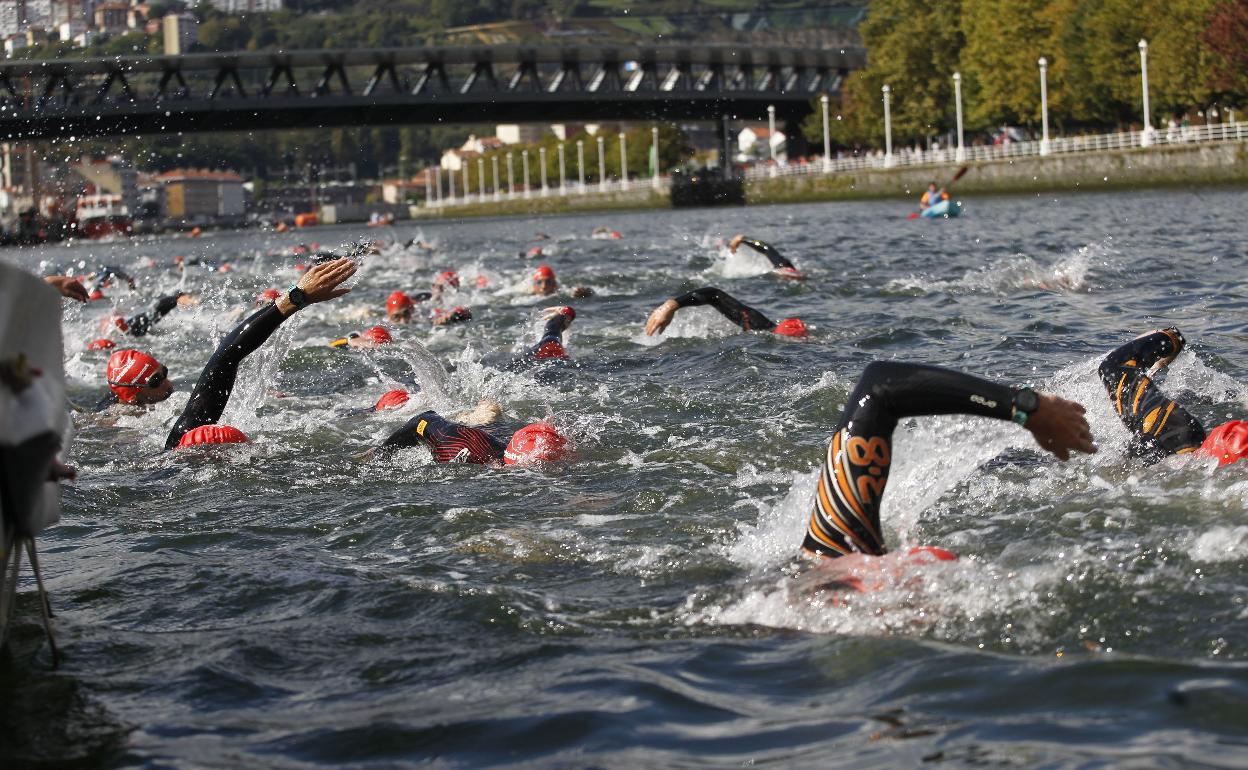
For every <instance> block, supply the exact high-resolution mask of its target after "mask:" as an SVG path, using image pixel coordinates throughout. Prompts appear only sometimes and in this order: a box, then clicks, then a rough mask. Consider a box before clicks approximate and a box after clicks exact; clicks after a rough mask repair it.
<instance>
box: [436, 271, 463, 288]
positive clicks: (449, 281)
mask: <svg viewBox="0 0 1248 770" xmlns="http://www.w3.org/2000/svg"><path fill="white" fill-rule="evenodd" d="M433 285H434V286H443V285H449V286H451V287H452V288H455V289H458V288H459V273H456V272H455V271H454V270H443V271H442V272H440V273H438V277H437V278H434V279H433Z"/></svg>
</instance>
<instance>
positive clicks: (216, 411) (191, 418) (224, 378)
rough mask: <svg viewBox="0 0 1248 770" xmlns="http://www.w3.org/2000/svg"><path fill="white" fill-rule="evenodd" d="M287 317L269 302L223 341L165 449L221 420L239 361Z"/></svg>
mask: <svg viewBox="0 0 1248 770" xmlns="http://www.w3.org/2000/svg"><path fill="white" fill-rule="evenodd" d="M285 320H286V316H284V315H282V313H281V311H280V310H278V309H277V305H269V306H267V307H265V308H264V309H263V310H257V311H256V312H255V313H252V314H251V315H250V316H248V317H247V319H246V320H244V321H243V322H242V323H240V324H239V325H238V326H237V327H235V328H234V331H232V332H230V333H229V334H228V335H226V337H225V339H223V340H221V344H220V345H218V346H217V350H216V352H215V353H213V354H212V358H209V359H208V363H207V364H205V365H204V371H203V372H202V373H201V374H200V375H199V381H198V382H196V383H195V390H193V391H191V398H190V400H189V401H187V402H186V408H185V409H183V410H182V416H181V417H179V418H178V421H177V422H176V423H174V425H173V430H171V431H169V437H168V438H166V439H165V449H173V448H174V447H176V446H177V445H178V442H179V441H180V440H181V439H182V435H183V434H184V433H186V432H187V431H189V430H192V429H194V428H198V427H199V426H201V425H211V424H212V423H215V422H216V421H217V420H219V419H221V415H222V413H224V412H225V405H226V404H227V403H229V400H230V393H231V392H233V390H234V380H235V378H236V377H237V376H238V367H239V364H241V363H242V362H243V359H244V358H246V357H247V356H249V355H251V354H252V353H254V352H255V351H256V349H257V348H259V347H260V346H261V345H263V344H264V342H265V340H267V339H268V338H269V337H270V336H272V335H273V332H275V331H277V327H278V326H281V324H282V321H285Z"/></svg>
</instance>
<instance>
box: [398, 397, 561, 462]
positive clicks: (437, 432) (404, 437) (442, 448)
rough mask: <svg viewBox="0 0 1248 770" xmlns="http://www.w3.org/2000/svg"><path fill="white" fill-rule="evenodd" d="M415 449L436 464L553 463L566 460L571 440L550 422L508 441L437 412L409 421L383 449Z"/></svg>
mask: <svg viewBox="0 0 1248 770" xmlns="http://www.w3.org/2000/svg"><path fill="white" fill-rule="evenodd" d="M483 403H484V402H483ZM495 407H497V405H495ZM480 408H482V407H481V406H480V405H479V406H478V409H480ZM460 416H461V415H456V417H460ZM414 446H424V447H427V448H428V449H429V451H430V453H431V454H432V455H433V459H434V461H435V462H439V463H451V462H465V463H471V464H474V465H500V464H505V465H515V464H528V463H533V462H553V461H555V460H562V459H564V458H566V457H567V456H568V452H569V447H568V440H567V439H566V438H564V436H563V435H562V434H560V433H559V431H558V430H556V429H555V427H554V426H552V425H550V424H549V423H545V422H535V423H531V424H529V425H526V426H524V427H523V428H521V429H520V430H518V431H516V432H515V433H513V434H512V436H511V439H510V440H509V441H506V442H505V441H503V440H502V439H501V438H499V437H497V436H495V435H494V434H492V433H489V432H487V431H484V430H482V429H481V428H477V427H473V426H472V425H468V424H466V423H465V422H458V421H456V420H453V419H451V420H448V419H446V418H444V417H442V416H441V415H439V414H438V413H437V412H434V411H427V412H421V413H420V414H418V415H416V416H415V417H413V418H412V419H410V420H408V421H407V423H406V424H405V425H404V426H403V427H402V428H399V429H398V430H397V431H395V432H394V433H392V434H391V435H390V437H389V438H387V439H386V440H385V443H383V444H382V446H381V448H382V449H398V448H403V447H414Z"/></svg>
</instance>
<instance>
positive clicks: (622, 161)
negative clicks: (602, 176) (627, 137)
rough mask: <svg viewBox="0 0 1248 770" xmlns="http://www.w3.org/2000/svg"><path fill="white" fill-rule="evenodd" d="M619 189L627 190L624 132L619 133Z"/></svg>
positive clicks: (626, 154) (626, 157)
mask: <svg viewBox="0 0 1248 770" xmlns="http://www.w3.org/2000/svg"><path fill="white" fill-rule="evenodd" d="M620 189H621V190H627V189H628V152H627V150H625V148H624V132H623V131H621V132H620Z"/></svg>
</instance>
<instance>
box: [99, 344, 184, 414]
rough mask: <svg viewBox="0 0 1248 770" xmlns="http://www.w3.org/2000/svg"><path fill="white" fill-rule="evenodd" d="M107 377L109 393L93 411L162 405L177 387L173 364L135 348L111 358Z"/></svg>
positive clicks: (113, 355) (106, 369)
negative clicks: (170, 367)
mask: <svg viewBox="0 0 1248 770" xmlns="http://www.w3.org/2000/svg"><path fill="white" fill-rule="evenodd" d="M101 347H107V346H101ZM104 380H105V382H107V383H108V390H109V393H108V395H106V396H105V397H104V398H103V399H101V400H100V402H99V403H97V404H96V405H95V409H94V410H93V411H96V412H102V411H104V410H106V409H108V408H110V407H112V406H113V405H114V404H126V405H128V406H149V405H151V404H158V403H160V402H161V401H164V400H165V399H166V398H169V396H170V395H171V394H172V393H173V388H174V382H173V378H171V377H170V376H169V367H167V366H165V365H164V364H162V363H160V362H159V361H157V360H156V359H155V358H153V357H152V356H150V355H148V354H147V353H144V352H143V351H141V350H135V349H133V348H127V349H125V350H118V351H116V352H115V353H113V354H112V355H111V356H109V357H108V364H107V366H106V367H105V369H104Z"/></svg>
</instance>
